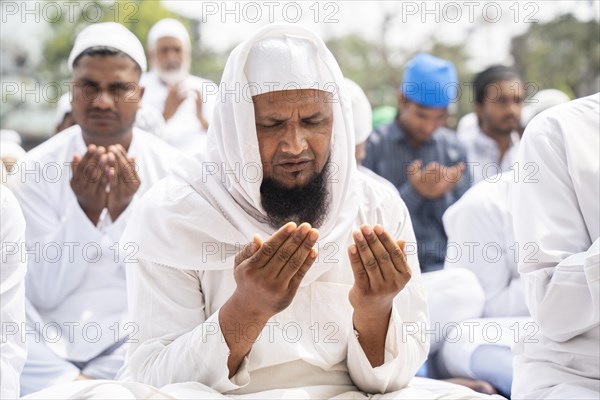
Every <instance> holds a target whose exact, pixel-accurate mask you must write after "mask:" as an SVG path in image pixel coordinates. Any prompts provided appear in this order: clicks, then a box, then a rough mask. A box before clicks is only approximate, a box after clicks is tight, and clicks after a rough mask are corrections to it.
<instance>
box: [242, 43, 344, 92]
mask: <svg viewBox="0 0 600 400" xmlns="http://www.w3.org/2000/svg"><path fill="white" fill-rule="evenodd" d="M317 53H318V50H317V47H316V45H315V43H314V42H313V41H311V40H309V39H307V38H301V37H294V36H292V35H282V36H279V37H270V38H266V39H263V40H260V41H258V42H256V43H255V44H254V45H253V46H252V48H251V49H250V52H249V53H248V58H247V60H246V65H245V66H244V73H245V74H246V79H247V80H248V85H249V89H250V94H251V96H257V95H259V94H263V93H268V92H274V91H280V90H294V89H318V90H325V91H328V92H334V91H335V90H336V89H335V88H336V85H335V83H334V82H327V78H326V76H331V75H330V74H326V73H325V72H324V71H322V70H321V68H319V65H318V64H317V57H316V54H317Z"/></svg>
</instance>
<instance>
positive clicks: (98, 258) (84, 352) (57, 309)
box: [15, 23, 177, 393]
mask: <svg viewBox="0 0 600 400" xmlns="http://www.w3.org/2000/svg"><path fill="white" fill-rule="evenodd" d="M68 62H69V69H70V70H71V71H72V80H73V82H74V83H75V84H74V86H73V93H72V99H73V101H72V114H73V116H74V118H75V120H76V121H77V122H78V125H75V126H72V127H71V128H68V129H66V130H64V131H63V132H61V133H60V134H58V135H55V136H53V137H52V138H50V139H49V140H47V141H46V142H45V143H43V144H41V145H40V146H38V147H37V148H35V149H33V150H31V151H30V152H29V153H28V154H27V156H26V157H25V159H24V160H23V162H22V163H21V164H20V165H18V167H19V170H18V174H17V176H18V178H19V179H15V194H16V195H17V197H18V198H19V200H20V203H21V206H22V207H23V213H24V215H25V219H26V220H27V237H26V243H27V248H28V251H29V255H30V256H29V260H28V262H29V271H30V273H28V275H27V298H28V300H29V302H30V303H31V307H30V308H29V309H28V311H27V312H28V323H29V325H30V326H29V331H28V332H29V333H30V335H29V336H28V338H27V341H28V345H29V355H28V360H27V363H26V365H25V368H24V371H23V375H22V381H21V386H22V392H23V393H31V392H33V391H36V390H39V389H42V388H44V387H46V386H50V385H52V384H55V383H58V382H63V381H70V380H74V379H77V378H78V377H79V378H82V377H87V378H107V379H111V378H113V377H114V376H115V374H116V372H117V370H118V369H119V368H120V367H121V366H122V363H123V360H124V355H123V353H124V346H122V345H123V343H124V342H125V341H126V338H127V335H128V334H130V333H131V332H132V326H131V324H127V322H128V321H127V316H126V285H125V270H124V262H125V261H126V259H127V257H128V256H130V255H131V254H132V251H134V250H135V245H134V244H132V247H130V248H129V250H127V249H126V250H125V251H119V250H118V245H117V243H118V241H119V238H120V236H121V233H122V231H123V229H124V227H125V225H126V223H127V220H128V219H129V215H130V213H131V209H132V208H133V206H134V204H135V203H136V202H137V199H138V197H140V196H141V195H142V194H143V193H144V192H145V191H146V190H147V189H148V188H149V187H150V186H151V185H152V184H153V183H154V182H156V181H158V180H159V179H161V178H163V177H164V176H165V175H167V173H168V172H169V168H170V167H169V164H170V163H171V162H172V160H173V159H174V158H175V157H176V156H177V154H176V151H175V150H174V149H171V148H170V147H169V146H168V145H167V144H165V143H164V142H162V141H161V140H160V139H157V138H156V137H154V136H153V135H151V134H149V133H147V132H144V131H141V130H139V129H137V128H134V127H133V124H134V120H135V116H136V112H137V110H138V106H139V100H140V98H141V96H142V93H143V88H142V87H140V86H139V79H140V76H141V73H142V71H144V70H145V69H146V57H145V55H144V49H143V47H142V45H141V43H140V42H139V40H138V39H137V38H136V37H135V36H134V35H133V34H132V33H131V32H130V31H129V30H127V29H126V28H125V27H123V26H122V25H119V24H116V23H101V24H94V25H90V26H88V27H86V28H85V29H84V30H83V31H82V32H81V33H80V34H79V35H78V36H77V39H76V40H75V44H74V46H73V49H72V50H71V54H70V56H69V61H68ZM48 248H50V249H53V250H52V251H51V250H48ZM49 325H51V326H54V327H55V328H56V330H57V331H58V332H57V333H56V334H51V333H48V329H47V326H49ZM52 332H56V331H52Z"/></svg>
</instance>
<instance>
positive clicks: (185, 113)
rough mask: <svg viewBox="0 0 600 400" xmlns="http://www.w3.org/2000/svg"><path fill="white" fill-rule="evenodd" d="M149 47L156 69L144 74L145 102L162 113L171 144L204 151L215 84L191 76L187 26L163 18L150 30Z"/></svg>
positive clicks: (152, 63) (185, 150)
mask: <svg viewBox="0 0 600 400" xmlns="http://www.w3.org/2000/svg"><path fill="white" fill-rule="evenodd" d="M147 48H148V55H149V57H150V64H151V65H152V70H151V71H150V72H148V73H147V74H144V75H143V76H142V85H143V86H144V87H145V88H146V91H145V93H144V98H143V100H144V103H147V104H149V105H151V106H153V107H154V108H156V109H157V110H160V112H162V114H163V117H164V119H165V120H166V122H167V125H166V128H165V135H164V138H165V140H166V141H167V142H168V143H169V144H171V145H173V146H174V147H176V148H177V149H179V150H181V151H183V152H186V153H196V152H198V151H204V150H205V147H206V146H205V144H206V131H207V129H208V124H209V122H210V118H211V116H212V110H213V103H214V99H213V96H214V95H213V94H212V93H214V91H215V85H214V83H213V82H211V81H209V80H207V79H204V78H200V77H197V76H193V75H190V73H189V71H190V65H191V56H192V53H191V51H192V49H191V42H190V37H189V34H188V31H187V29H186V28H185V27H184V26H183V24H181V22H179V21H177V20H175V19H171V18H167V19H163V20H160V21H159V22H157V23H156V24H155V25H154V26H153V27H152V28H151V29H150V31H149V32H148V43H147Z"/></svg>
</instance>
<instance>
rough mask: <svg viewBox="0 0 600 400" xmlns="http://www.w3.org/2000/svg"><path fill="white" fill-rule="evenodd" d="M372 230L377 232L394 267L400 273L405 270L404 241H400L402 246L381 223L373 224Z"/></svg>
mask: <svg viewBox="0 0 600 400" xmlns="http://www.w3.org/2000/svg"><path fill="white" fill-rule="evenodd" d="M373 231H374V232H375V233H376V234H377V237H378V238H379V241H380V242H381V244H382V245H383V246H384V247H385V249H386V250H387V252H388V254H389V255H390V258H391V261H392V263H393V265H394V269H395V270H396V271H398V272H400V273H404V272H406V270H407V266H408V264H407V263H406V256H405V254H404V250H403V246H404V241H401V242H402V246H400V245H399V244H398V243H397V242H396V241H394V239H393V238H392V236H391V235H390V234H389V233H387V232H386V231H385V229H383V226H381V225H375V227H374V228H373Z"/></svg>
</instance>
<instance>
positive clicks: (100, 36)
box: [69, 22, 147, 72]
mask: <svg viewBox="0 0 600 400" xmlns="http://www.w3.org/2000/svg"><path fill="white" fill-rule="evenodd" d="M96 46H103V47H110V48H113V49H116V50H120V51H122V52H123V53H125V54H127V55H128V56H129V57H131V58H132V59H133V61H135V62H136V63H137V64H138V65H139V66H140V68H141V69H142V72H146V68H147V65H146V54H145V53H144V46H142V43H140V40H139V39H138V38H137V36H135V35H134V34H133V33H132V32H131V31H130V30H129V29H127V28H125V27H124V26H123V25H121V24H117V23H116V22H102V23H99V24H93V25H90V26H88V27H86V28H85V29H84V30H82V31H81V32H80V33H79V35H77V39H75V44H74V45H73V49H72V50H71V54H70V55H69V71H72V70H73V62H74V61H75V59H76V58H77V57H79V55H80V54H81V53H83V52H84V51H86V50H87V49H89V48H91V47H96Z"/></svg>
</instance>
